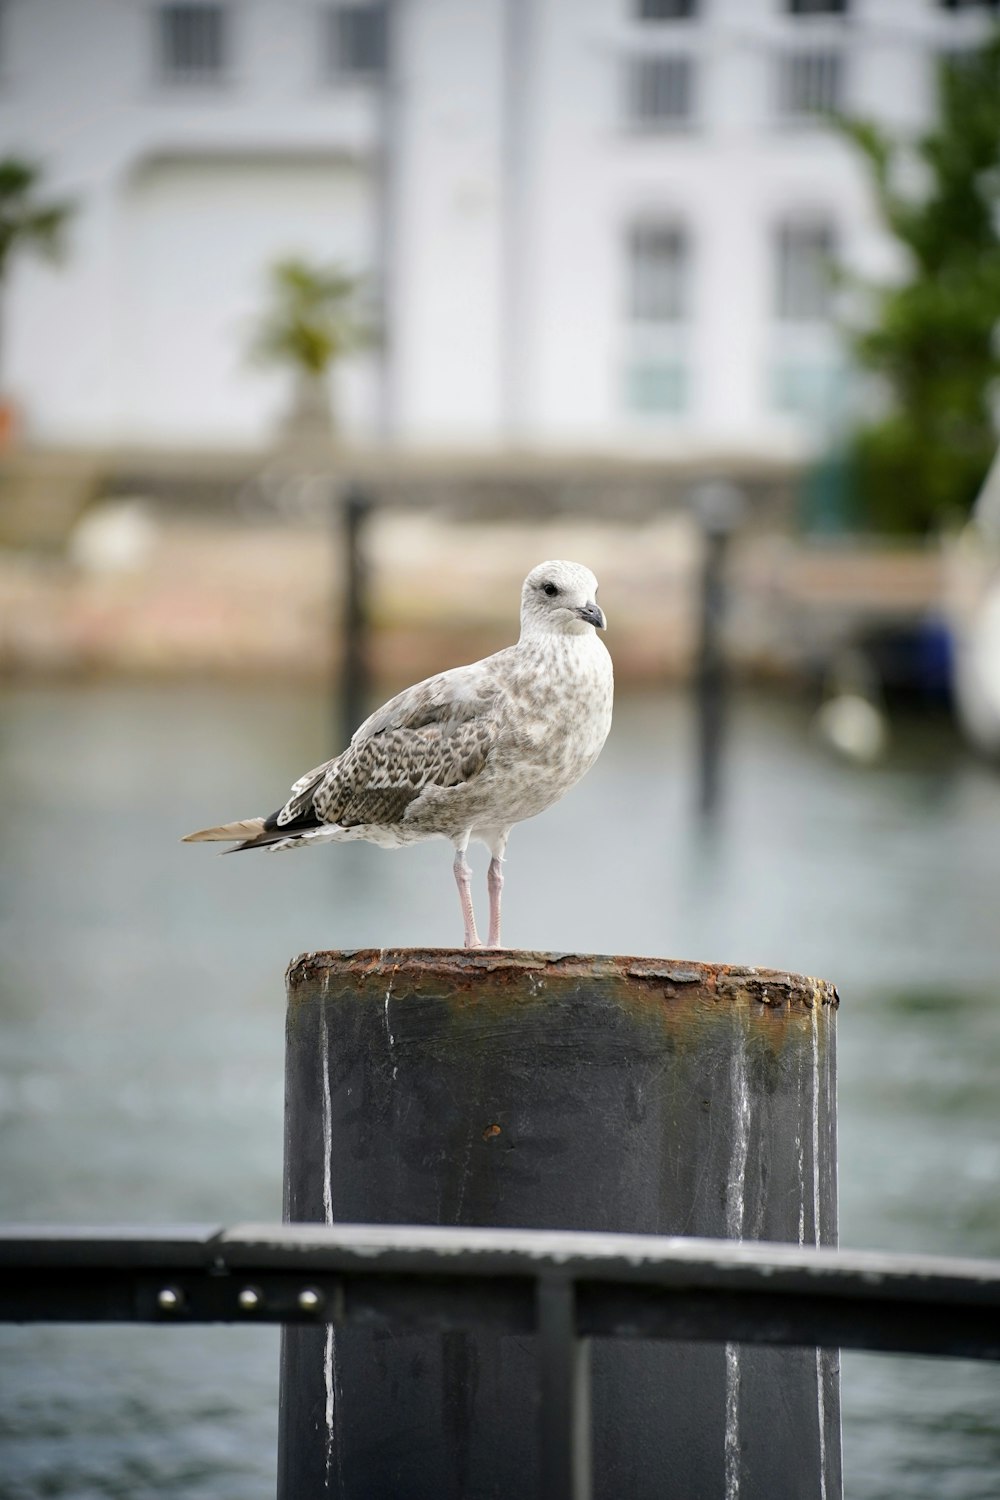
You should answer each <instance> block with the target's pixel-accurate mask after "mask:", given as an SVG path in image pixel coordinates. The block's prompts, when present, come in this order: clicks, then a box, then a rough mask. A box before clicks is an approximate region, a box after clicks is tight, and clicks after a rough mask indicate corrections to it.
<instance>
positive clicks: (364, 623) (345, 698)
mask: <svg viewBox="0 0 1000 1500" xmlns="http://www.w3.org/2000/svg"><path fill="white" fill-rule="evenodd" d="M371 509H372V506H371V501H370V500H369V498H368V496H367V495H366V494H365V493H364V491H363V490H361V489H360V488H358V487H357V486H352V487H351V488H350V489H349V490H348V492H347V494H346V496H345V497H344V500H343V503H342V505H341V507H340V510H341V547H342V555H343V602H342V629H341V642H342V654H341V667H340V728H341V735H342V743H343V744H345V745H346V744H348V743H349V742H350V738H351V735H352V734H353V733H354V731H355V729H357V727H358V725H359V724H360V723H361V721H362V719H363V718H364V717H365V712H366V710H367V705H368V700H369V693H370V672H369V661H368V636H369V608H368V566H367V560H366V557H365V548H364V542H365V531H366V527H367V522H368V517H369V515H370V513H371Z"/></svg>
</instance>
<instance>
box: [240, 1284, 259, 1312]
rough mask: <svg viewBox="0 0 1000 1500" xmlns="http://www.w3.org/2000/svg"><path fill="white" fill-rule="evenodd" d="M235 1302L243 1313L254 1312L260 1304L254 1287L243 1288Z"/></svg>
mask: <svg viewBox="0 0 1000 1500" xmlns="http://www.w3.org/2000/svg"><path fill="white" fill-rule="evenodd" d="M236 1300H237V1302H238V1303H239V1304H240V1307H242V1309H243V1311H244V1312H256V1311H257V1309H258V1307H259V1306H260V1303H261V1295H260V1292H258V1290H257V1288H256V1287H255V1286H245V1287H244V1288H243V1290H242V1291H241V1292H240V1294H239V1296H238V1297H237V1299H236Z"/></svg>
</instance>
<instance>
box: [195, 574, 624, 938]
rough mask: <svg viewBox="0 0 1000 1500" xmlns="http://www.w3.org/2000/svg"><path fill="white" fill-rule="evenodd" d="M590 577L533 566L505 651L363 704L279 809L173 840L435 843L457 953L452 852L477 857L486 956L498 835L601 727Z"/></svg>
mask: <svg viewBox="0 0 1000 1500" xmlns="http://www.w3.org/2000/svg"><path fill="white" fill-rule="evenodd" d="M606 628H607V621H606V620H605V618H604V612H603V610H602V609H601V608H600V606H599V605H598V603H597V579H596V578H595V577H594V575H593V573H592V572H591V571H590V569H589V568H585V567H583V566H582V565H581V564H580V563H573V562H543V563H539V564H538V566H537V567H536V568H532V570H531V572H530V573H529V574H528V576H527V578H526V579H525V580H524V586H523V588H522V590H521V634H520V637H519V639H518V641H517V644H516V645H514V646H507V647H506V648H505V649H504V650H502V651H497V652H496V653H495V654H494V655H493V656H487V657H485V658H484V659H483V660H482V661H477V662H472V663H471V664H470V665H469V666H464V667H453V668H452V669H451V671H448V672H441V673H439V674H438V675H437V676H435V677H428V678H426V679H425V680H424V681H423V682H418V683H417V684H416V685H415V686H414V687H410V688H406V689H405V690H404V691H403V692H402V693H399V694H397V696H396V697H395V698H391V699H390V700H389V702H388V703H386V704H384V705H383V706H382V707H381V708H379V709H377V710H376V711H375V713H373V714H372V715H371V717H370V718H368V719H366V720H365V722H364V723H363V724H362V725H361V727H360V728H359V729H358V730H356V731H355V733H354V736H353V738H352V739H351V743H350V745H349V746H348V748H347V749H346V750H345V751H344V752H343V754H341V755H338V756H335V757H334V759H333V760H328V761H325V762H324V764H323V765H321V766H317V767H316V768H315V770H313V771H309V772H307V773H306V775H305V776H301V777H300V778H299V780H298V781H297V782H296V783H295V785H294V786H293V787H292V791H291V796H290V797H289V798H288V801H287V802H286V803H285V804H284V806H283V807H280V808H279V809H278V811H277V812H274V813H271V815H270V816H269V817H266V818H244V819H241V820H240V821H238V822H235V823H222V824H220V825H219V826H218V827H217V828H203V829H200V830H199V831H198V832H197V833H189V834H188V835H187V836H186V838H185V839H184V842H185V843H201V842H203V841H207V840H235V841H237V842H236V843H235V847H234V848H232V849H226V850H224V851H223V852H224V853H226V854H235V853H236V852H237V851H238V850H241V849H268V850H271V851H272V852H274V851H277V850H281V849H301V848H305V847H306V846H307V845H309V844H323V843H341V842H344V841H346V840H349V839H366V840H367V841H368V842H369V843H372V844H378V845H380V846H381V847H382V848H384V849H397V848H400V847H402V846H403V845H404V844H413V843H418V842H420V841H421V840H423V839H432V838H445V839H448V840H450V842H451V843H452V844H453V845H454V849H455V860H454V866H453V869H454V875H455V883H456V885H457V886H458V896H459V901H460V903H461V907H462V920H463V923H464V928H465V946H466V948H480V947H482V946H483V945H482V943H481V942H480V939H479V934H478V932H477V930H476V917H475V912H474V910H473V904H472V885H471V870H470V868H469V864H468V861H467V859H466V851H467V850H468V847H469V844H470V843H471V842H473V841H478V842H479V843H482V844H485V845H486V847H487V848H488V849H489V851H490V865H489V871H488V874H487V879H486V883H487V890H488V892H489V904H490V919H489V936H488V939H487V944H486V946H487V947H490V948H499V947H500V897H501V892H502V890H503V864H504V855H505V852H506V849H507V839H508V837H509V835H510V831H511V829H512V827H513V826H514V824H515V823H521V822H523V821H524V819H525V818H534V817H536V816H537V815H538V814H539V813H542V812H544V811H545V810H546V808H549V807H551V806H552V805H553V803H555V802H558V801H559V799H560V797H562V796H563V795H564V794H565V793H566V792H568V791H569V789H570V787H572V786H574V785H575V784H576V782H578V781H579V780H580V778H581V776H583V775H584V774H585V773H586V772H587V771H589V770H590V768H591V766H592V765H593V764H594V762H595V760H596V759H597V757H598V755H599V754H600V753H601V749H602V747H603V745H604V741H605V740H606V739H607V736H608V730H609V729H610V728H611V707H612V698H613V693H614V679H613V673H612V668H611V657H610V656H609V654H608V652H607V649H606V648H605V646H604V643H603V642H602V641H601V640H600V639H599V638H598V636H597V631H598V630H605V629H606Z"/></svg>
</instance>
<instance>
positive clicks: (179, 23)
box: [158, 4, 227, 83]
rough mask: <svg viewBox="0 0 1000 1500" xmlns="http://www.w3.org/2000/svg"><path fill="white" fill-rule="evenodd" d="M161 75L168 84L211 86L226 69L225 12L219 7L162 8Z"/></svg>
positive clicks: (177, 6)
mask: <svg viewBox="0 0 1000 1500" xmlns="http://www.w3.org/2000/svg"><path fill="white" fill-rule="evenodd" d="M158 20H159V54H160V55H159V63H160V76H161V78H163V79H164V80H165V81H166V82H168V83H211V82H212V81H213V80H214V79H217V78H220V77H221V76H222V74H223V73H224V71H225V67H226V41H227V37H226V12H225V9H224V7H223V6H221V5H210V4H190V5H162V6H161V7H160V11H159V17H158Z"/></svg>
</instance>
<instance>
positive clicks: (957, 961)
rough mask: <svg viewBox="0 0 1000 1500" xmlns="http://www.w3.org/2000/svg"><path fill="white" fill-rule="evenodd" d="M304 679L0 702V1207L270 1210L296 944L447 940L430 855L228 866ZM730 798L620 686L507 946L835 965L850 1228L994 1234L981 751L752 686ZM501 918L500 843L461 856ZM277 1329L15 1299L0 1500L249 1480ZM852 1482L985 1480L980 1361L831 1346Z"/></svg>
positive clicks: (882, 1239)
mask: <svg viewBox="0 0 1000 1500" xmlns="http://www.w3.org/2000/svg"><path fill="white" fill-rule="evenodd" d="M333 719H334V712H333V707H332V705H331V704H330V703H329V702H327V701H325V700H324V699H323V698H322V697H321V696H320V695H318V694H316V693H315V692H313V691H310V690H308V689H306V688H293V689H287V690H285V691H282V690H280V689H275V688H273V687H269V688H266V689H264V688H262V689H236V688H220V687H217V686H212V687H208V686H206V687H200V688H192V687H159V688H138V687H122V686H113V687H109V686H101V687H92V688H45V689H41V688H10V687H8V688H7V689H5V690H3V692H2V694H0V828H2V830H3V833H2V840H0V951H2V958H3V963H2V967H0V1217H2V1218H3V1219H8V1220H38V1221H50V1222H66V1221H70V1220H75V1221H87V1220H90V1221H93V1222H95V1223H108V1222H114V1221H116V1220H117V1221H124V1220H128V1221H132V1222H135V1221H139V1222H147V1223H149V1224H158V1223H160V1224H162V1223H170V1222H174V1223H176V1222H178V1221H188V1222H190V1221H205V1222H211V1223H219V1224H221V1223H232V1222H238V1221H240V1220H247V1219H277V1218H278V1217H279V1216H280V1174H281V1129H282V1046H283V1038H282V1031H283V985H282V973H283V970H284V967H285V964H286V963H287V961H288V959H289V958H290V957H291V956H292V955H294V954H295V953H297V952H299V951H302V950H304V949H309V948H319V947H341V946H366V945H369V944H370V945H374V946H389V945H397V944H411V943H413V944H421V945H438V944H441V945H446V946H447V945H452V944H454V943H455V942H456V940H457V939H458V938H459V936H460V932H461V927H460V918H459V913H458V904H457V899H456V896H455V892H454V886H453V883H452V878H451V871H450V850H449V849H448V847H447V846H446V845H445V844H443V843H441V844H428V845H425V846H422V847H416V848H413V849H409V850H404V851H401V852H398V853H394V854H387V853H384V852H382V851H379V850H375V849H369V848H367V847H365V846H361V845H347V846H342V847H340V848H326V849H320V850H314V851H309V852H305V853H302V854H296V855H288V856H282V857H280V858H275V859H272V858H265V857H263V856H257V855H255V856H246V857H241V858H237V859H217V858H214V857H213V855H212V853H211V852H209V851H208V850H206V849H202V848H191V847H182V846H180V845H179V844H178V843H177V839H178V837H179V835H180V834H181V833H183V832H186V831H187V830H188V829H190V828H193V827H199V826H201V825H202V824H204V823H209V822H215V821H218V820H221V819H224V818H228V817H238V816H245V815H250V814H255V813H260V812H264V811H268V810H270V808H271V807H272V806H275V805H277V804H278V803H279V802H280V801H281V800H282V796H283V793H284V789H285V788H286V787H287V786H288V785H289V784H290V782H291V781H292V780H293V779H294V778H295V777H296V776H297V775H298V774H299V773H300V772H301V771H303V770H304V769H306V768H307V767H308V766H311V765H314V764H316V763H317V762H318V761H320V760H322V759H323V758H324V757H325V756H326V755H327V754H329V753H330V749H331V739H330V726H331V724H332V722H333ZM732 729H733V733H732V738H731V746H730V750H731V754H730V764H729V768H728V776H727V795H726V802H725V807H724V809H723V812H722V815H721V816H720V818H719V820H718V823H717V825H716V827H715V828H714V830H713V831H712V833H711V834H710V835H708V836H706V834H705V831H704V830H703V829H700V828H699V827H698V825H697V823H696V820H695V819H694V818H693V816H692V808H693V804H694V800H695V799H694V793H693V788H692V778H691V771H692V766H691V749H692V744H693V735H692V732H691V725H690V722H689V718H688V710H687V705H686V703H685V702H684V701H683V700H682V699H680V698H677V697H667V698H663V699H652V698H647V699H641V700H636V701H633V702H626V703H624V704H622V705H621V706H620V707H619V710H618V712H617V716H616V721H615V727H614V730H613V733H612V738H611V740H610V741H609V744H608V747H607V749H606V751H605V753H604V755H603V756H602V758H601V760H600V762H599V763H598V765H597V767H596V768H595V769H594V771H593V772H592V773H591V775H590V776H589V777H588V778H587V780H586V781H585V782H584V783H583V784H582V785H581V786H580V787H578V788H577V789H576V790H575V791H574V792H573V793H572V794H571V795H570V796H569V797H568V798H567V799H566V800H565V801H564V802H563V803H562V804H560V805H559V806H558V807H556V808H555V809H553V810H552V811H551V812H549V813H548V814H546V815H545V816H544V817H543V818H541V819H538V820H536V821H534V822H532V823H528V824H525V825H522V826H521V827H520V828H518V829H517V830H515V832H514V835H513V837H512V839H511V844H510V849H509V859H508V866H507V884H506V889H505V895H504V900H505V937H506V940H507V941H508V942H509V943H511V944H512V945H515V946H518V947H529V948H533V947H537V948H551V949H564V950H574V949H576V950H582V951H605V952H618V953H629V952H632V953H648V954H658V955H663V956H670V957H678V958H699V959H706V960H720V961H728V962H734V963H757V964H764V965H770V966H774V967H779V968H792V969H797V970H801V971H804V972H806V973H812V974H819V975H822V976H824V977H827V978H830V979H833V980H835V981H836V982H837V984H838V985H839V987H840V989H841V993H842V996H843V1005H842V1009H841V1013H840V1027H839V1029H840V1039H839V1046H840V1144H841V1229H842V1241H843V1243H844V1244H847V1245H852V1246H869V1247H872V1246H879V1247H888V1248H892V1249H909V1250H930V1251H940V1252H948V1251H952V1252H957V1253H962V1254H972V1255H998V1256H1000V1195H998V1193H997V1183H998V1179H1000V1107H998V1102H997V1101H998V1098H1000V1088H998V1086H1000V977H998V976H1000V906H998V892H1000V778H998V777H997V776H996V775H995V774H994V773H993V772H991V771H990V770H989V769H988V768H986V767H984V766H982V765H979V764H978V763H976V762H975V761H974V760H972V759H971V758H970V757H968V756H967V755H966V754H965V753H964V752H963V751H962V750H961V749H960V747H959V746H958V745H957V744H956V743H955V741H954V739H953V737H952V735H951V732H950V729H949V728H948V726H947V725H946V724H944V723H927V722H920V721H911V722H903V723H900V724H898V725H897V726H896V731H897V733H896V744H895V748H894V751H893V754H892V757H891V759H890V761H889V763H888V764H887V765H886V766H885V767H883V768H881V769H879V770H877V771H873V772H859V771H856V770H853V769H851V768H848V767H846V766H843V765H841V764H839V763H837V762H834V761H831V760H829V759H827V758H826V756H825V755H824V754H823V753H822V752H821V751H820V749H819V748H818V746H817V745H816V744H815V742H814V741H813V740H812V738H811V737H810V734H809V714H808V710H807V709H806V708H805V707H804V706H802V705H800V704H797V703H789V702H783V701H780V700H777V701H775V700H770V701H769V700H765V699H754V698H748V699H745V700H743V701H741V702H740V703H739V705H738V706H737V710H736V713H735V715H734V721H733V725H732ZM473 862H474V864H475V866H476V886H477V899H478V901H479V903H480V907H481V909H483V910H485V878H484V876H485V862H486V861H485V851H482V850H480V851H477V852H476V853H475V854H474V856H473ZM276 1392H277V1333H276V1332H275V1331H274V1330H271V1329H262V1330H252V1329H231V1328H222V1329H216V1328H202V1329H156V1330H153V1331H151V1330H149V1329H145V1328H114V1327H108V1328H86V1327H83V1328H58V1327H54V1328H44V1327H34V1328H23V1329H19V1328H0V1497H2V1500H35V1497H42V1496H66V1497H71V1500H91V1497H95V1500H96V1497H109V1496H120V1497H128V1500H146V1497H153V1496H157V1497H161V1496H171V1497H178V1500H179V1497H184V1500H257V1497H259V1500H264V1497H266V1496H269V1495H271V1494H272V1493H273V1486H274V1449H275V1438H276V1415H275V1405H276ZM844 1413H845V1471H846V1476H847V1493H848V1495H849V1496H850V1497H851V1500H902V1497H906V1496H913V1497H920V1500H943V1497H950V1500H987V1497H989V1500H994V1497H995V1496H996V1495H997V1494H998V1493H1000V1372H998V1370H997V1369H996V1368H995V1367H993V1366H987V1365H980V1366H974V1365H971V1364H968V1363H954V1362H950V1361H949V1362H941V1361H930V1360H895V1359H887V1358H884V1357H875V1356H850V1357H846V1358H845V1360H844Z"/></svg>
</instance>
